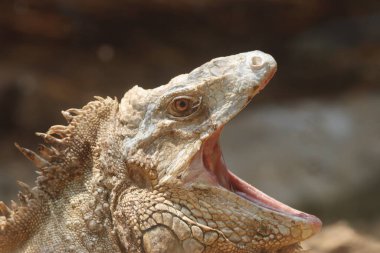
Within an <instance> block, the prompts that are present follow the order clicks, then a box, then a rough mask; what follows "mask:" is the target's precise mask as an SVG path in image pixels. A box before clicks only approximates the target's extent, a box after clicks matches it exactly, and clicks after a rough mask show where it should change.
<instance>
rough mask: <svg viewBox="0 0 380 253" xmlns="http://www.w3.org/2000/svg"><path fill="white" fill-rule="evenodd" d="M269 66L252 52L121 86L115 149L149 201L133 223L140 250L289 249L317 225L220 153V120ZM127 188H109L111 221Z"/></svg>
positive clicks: (248, 95)
mask: <svg viewBox="0 0 380 253" xmlns="http://www.w3.org/2000/svg"><path fill="white" fill-rule="evenodd" d="M275 71H276V62H275V60H274V59H273V58H272V57H271V56H270V55H268V54H265V53H263V52H260V51H253V52H247V53H241V54H238V55H233V56H228V57H221V58H216V59H214V60H212V61H210V62H208V63H206V64H204V65H202V66H200V67H198V68H196V69H195V70H193V71H192V72H190V73H188V74H184V75H180V76H177V77H175V78H173V79H172V80H171V81H170V82H169V83H168V84H166V85H163V86H160V87H158V88H156V89H151V90H144V89H142V88H140V87H137V86H136V87H134V88H133V89H131V90H130V91H128V92H127V93H126V94H125V96H124V98H123V99H122V101H121V103H120V106H119V117H120V118H119V119H120V122H121V124H123V125H125V126H126V127H125V129H127V130H126V131H125V135H124V136H125V138H124V139H123V141H122V147H121V150H122V153H123V156H124V157H125V160H126V166H127V168H128V173H127V174H128V176H129V183H128V184H129V185H133V186H134V188H133V189H134V190H133V191H134V194H137V195H138V194H140V195H141V194H142V196H141V198H146V199H147V202H144V203H145V204H143V205H141V206H139V207H138V208H141V209H149V210H151V211H150V212H149V213H150V214H149V215H148V216H147V217H145V218H143V216H141V215H139V214H136V216H137V218H136V219H137V220H140V221H139V222H134V224H129V225H132V226H137V225H139V224H142V225H140V226H139V227H138V228H137V229H136V230H135V231H134V232H131V233H132V234H134V237H135V238H140V239H139V240H142V241H140V243H141V244H143V247H144V250H145V252H204V253H206V252H291V251H293V250H295V249H296V248H297V246H296V245H298V242H300V241H302V240H305V239H307V238H309V237H310V236H312V235H313V234H315V233H316V232H318V231H319V230H320V227H321V222H320V220H319V219H318V218H316V217H315V216H312V215H309V214H306V213H303V212H300V211H297V210H295V209H293V208H291V207H289V206H286V205H285V204H282V203H280V202H278V201H276V200H274V199H273V198H271V197H269V196H267V195H265V194H264V193H262V192H260V191H259V190H257V189H256V188H254V187H253V186H251V185H249V184H248V183H246V182H245V181H243V180H242V179H240V178H238V177H237V176H236V175H234V174H233V173H232V172H231V171H230V170H228V169H227V167H226V165H225V163H224V161H223V156H222V152H221V148H220V146H219V141H218V139H219V136H220V133H221V130H222V128H223V127H224V125H225V124H226V123H227V122H229V121H230V120H231V119H232V118H233V117H234V116H235V115H236V114H237V113H239V112H240V111H241V110H242V109H243V108H244V107H245V106H246V105H247V104H248V103H249V102H250V100H251V99H252V98H253V96H255V95H256V94H257V93H258V92H259V91H260V90H262V89H263V88H264V87H265V85H266V84H267V83H268V81H269V80H270V79H271V78H272V76H273V75H274V73H275ZM130 189H131V188H129V189H128V191H127V190H125V191H124V192H119V193H118V194H115V195H118V200H119V203H118V204H119V205H120V207H116V208H115V210H116V213H118V214H119V216H118V217H116V218H115V220H116V222H119V223H120V222H121V223H123V219H122V217H125V215H122V213H123V212H126V210H125V206H130V205H133V204H132V203H135V202H134V201H132V200H131V199H134V197H132V196H133V194H132V193H131V190H130ZM157 199H160V201H156V200H157ZM120 226H121V227H122V225H120ZM121 227H120V228H121ZM165 234H167V235H166V237H165V238H167V237H170V238H172V239H170V240H169V241H170V243H166V244H165V245H166V247H167V248H163V251H154V250H153V248H154V247H157V244H155V240H157V238H160V236H163V235H165ZM122 241H123V239H122Z"/></svg>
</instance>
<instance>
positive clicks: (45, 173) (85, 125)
mask: <svg viewBox="0 0 380 253" xmlns="http://www.w3.org/2000/svg"><path fill="white" fill-rule="evenodd" d="M95 98H96V100H95V101H92V102H90V103H88V104H87V105H85V106H84V107H83V108H82V109H68V110H66V111H62V115H63V116H64V118H65V119H66V120H67V122H68V123H69V124H68V125H67V126H63V125H54V126H52V127H50V128H49V130H48V131H47V132H46V133H36V134H37V136H40V137H42V138H43V139H44V141H45V143H46V144H47V145H43V144H41V145H40V146H39V148H38V154H37V153H35V152H33V151H31V150H29V149H26V148H23V147H21V146H19V145H18V144H17V143H16V144H15V145H16V147H17V148H18V149H19V150H20V151H21V153H22V154H24V156H25V157H26V158H28V159H29V160H30V161H32V162H33V164H34V165H35V166H36V167H37V168H38V171H37V173H38V174H39V177H38V178H37V186H38V188H40V189H42V190H44V191H45V192H47V193H48V194H49V195H51V196H56V195H57V194H59V193H60V191H61V190H62V187H64V186H65V185H66V183H67V182H69V181H70V180H72V179H73V178H74V177H76V176H78V175H82V174H83V173H84V168H85V167H86V166H85V165H86V164H85V163H88V161H91V155H92V152H91V151H92V150H93V148H94V147H93V146H94V145H95V142H96V137H97V136H96V135H97V131H98V128H99V125H100V124H101V123H102V121H105V120H106V119H107V117H108V116H109V114H110V111H111V110H112V109H114V108H115V105H117V101H116V100H113V99H111V98H109V97H107V98H101V97H95Z"/></svg>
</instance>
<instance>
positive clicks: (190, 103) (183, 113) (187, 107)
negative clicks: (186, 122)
mask: <svg viewBox="0 0 380 253" xmlns="http://www.w3.org/2000/svg"><path fill="white" fill-rule="evenodd" d="M200 104H201V99H200V98H194V97H188V96H180V97H175V98H174V99H173V100H172V101H171V102H170V104H169V107H168V112H169V113H170V114H171V115H172V116H174V117H187V116H190V115H191V114H193V113H194V112H196V111H197V110H198V109H199V105H200Z"/></svg>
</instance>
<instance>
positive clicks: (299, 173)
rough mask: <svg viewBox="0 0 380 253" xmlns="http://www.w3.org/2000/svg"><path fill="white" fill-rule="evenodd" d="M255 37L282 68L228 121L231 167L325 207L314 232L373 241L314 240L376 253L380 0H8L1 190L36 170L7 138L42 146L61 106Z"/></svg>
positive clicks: (177, 69)
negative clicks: (318, 229) (322, 227)
mask: <svg viewBox="0 0 380 253" xmlns="http://www.w3.org/2000/svg"><path fill="white" fill-rule="evenodd" d="M255 49H259V50H262V51H264V52H267V53H270V54H271V55H273V56H274V58H275V59H276V60H277V62H278V66H279V68H278V72H277V74H276V75H275V77H274V79H273V80H272V81H271V82H270V84H269V85H268V86H267V87H266V88H265V90H264V91H263V92H262V93H261V94H259V95H258V96H257V97H256V98H255V99H254V101H253V102H252V103H251V104H250V105H249V106H248V108H247V109H246V110H245V111H243V112H242V113H241V114H240V115H239V116H238V117H237V118H236V119H235V120H234V121H233V122H231V123H230V125H228V126H227V127H226V128H225V131H224V135H223V136H222V146H223V149H224V155H225V159H226V162H227V164H228V165H229V167H230V169H232V170H233V171H234V172H235V173H237V174H238V175H239V176H241V177H243V178H244V179H246V180H247V181H249V182H250V183H252V184H254V185H255V186H257V187H258V188H259V189H261V190H263V191H264V192H266V193H268V194H270V195H271V196H274V197H275V198H277V199H279V200H281V201H283V202H285V203H288V204H290V205H292V206H294V207H297V208H298V209H302V210H305V211H308V212H311V213H314V214H316V215H318V216H319V217H320V218H321V219H322V220H323V221H324V223H325V224H326V226H325V227H326V229H325V231H327V232H324V234H323V233H322V235H321V237H318V238H319V239H318V238H317V240H322V241H325V240H328V238H330V239H331V237H334V238H335V239H336V238H337V235H346V234H347V233H348V235H349V236H347V237H346V239H347V238H351V237H350V236H360V238H361V239H360V240H370V241H371V243H372V244H371V243H369V242H368V241H366V242H365V243H364V244H363V243H362V244H363V245H365V246H363V245H361V246H358V245H356V244H355V245H353V244H352V243H353V241H354V240H351V239H350V240H346V241H344V240H343V242H342V244H343V246H339V247H338V246H334V247H335V248H331V250H330V251H329V249H328V247H327V246H326V247H327V248H326V249H323V248H319V250H320V251H317V252H327V251H329V252H335V253H345V252H380V248H376V245H377V246H378V244H376V240H379V239H380V197H379V196H380V1H377V0H362V1H357V0H341V1H338V0H307V1H302V0H256V1H254V0H252V1H243V0H219V1H217V0H203V1H201V0H175V1H174V0H173V1H171V0H148V1H138V0H124V1H121V0H114V1H103V0H2V1H1V2H0V199H2V200H5V201H6V202H7V203H9V201H10V199H15V198H16V193H17V191H18V189H17V187H16V183H15V181H16V180H22V181H25V182H27V183H29V184H33V182H34V179H35V176H36V175H35V173H34V170H35V169H34V168H33V166H32V164H31V163H29V161H27V160H26V159H24V158H23V157H22V155H21V154H19V153H18V151H17V150H16V148H15V147H14V145H13V143H14V142H18V143H20V144H21V145H22V146H25V147H28V148H31V149H36V147H37V143H40V142H41V140H40V139H39V138H37V137H35V136H34V132H37V131H40V132H44V131H46V130H47V129H48V128H49V126H50V125H55V124H65V121H64V120H63V118H62V116H61V115H60V111H61V110H63V109H68V108H71V107H81V106H83V105H84V104H85V103H87V102H89V101H90V100H92V98H93V96H94V95H100V96H111V97H114V96H116V97H118V98H119V99H120V98H121V97H122V96H123V94H124V92H125V91H127V90H128V89H129V88H130V87H131V86H132V85H135V84H139V85H140V86H143V87H144V88H153V87H156V86H158V85H161V84H165V83H167V82H168V81H169V80H170V79H171V78H172V77H174V76H176V75H179V74H181V73H186V72H189V71H191V70H192V69H193V68H195V67H197V66H199V65H201V64H203V63H204V62H206V61H208V60H210V59H212V58H215V57H219V56H226V55H230V54H236V53H240V52H244V51H250V50H255ZM338 221H344V222H345V223H338V225H336V222H338ZM330 224H335V225H332V226H331V225H330ZM334 226H335V228H337V229H343V230H342V231H343V232H342V231H340V232H339V231H338V232H337V231H336V230H333V231H335V232H332V233H333V236H328V234H326V233H328V232H329V229H330V228H332V229H334ZM354 230H355V231H356V232H354ZM323 236H325V237H323ZM343 237H344V236H343ZM326 238H327V239H326ZM357 240H359V239H357ZM360 240H359V241H360ZM355 242H356V241H355ZM360 242H362V241H360ZM316 245H319V246H316V247H322V246H320V245H322V244H321V243H320V241H319V243H317V244H316ZM347 245H348V246H347ZM368 245H373V247H375V248H369V249H367V250H368V251H364V249H365V248H366V247H368ZM331 247H332V246H331ZM336 247H338V248H336ZM355 247H356V248H355Z"/></svg>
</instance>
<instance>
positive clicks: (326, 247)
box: [303, 222, 380, 253]
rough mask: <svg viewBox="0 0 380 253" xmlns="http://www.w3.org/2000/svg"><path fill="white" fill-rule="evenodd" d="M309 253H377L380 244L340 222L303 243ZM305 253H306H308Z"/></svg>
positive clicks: (379, 249) (379, 250)
mask: <svg viewBox="0 0 380 253" xmlns="http://www.w3.org/2000/svg"><path fill="white" fill-rule="evenodd" d="M303 247H304V249H310V250H306V252H308V253H359V252H360V253H377V252H380V242H378V241H376V240H375V239H373V238H371V237H370V236H368V235H363V234H360V233H358V232H357V231H355V230H354V229H352V228H351V227H350V226H349V225H348V224H347V223H345V222H339V223H336V224H333V225H331V226H328V227H326V228H324V229H323V230H322V232H321V233H320V234H318V235H316V236H314V237H312V238H311V239H309V240H307V241H306V242H304V243H303ZM306 252H305V253H306Z"/></svg>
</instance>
